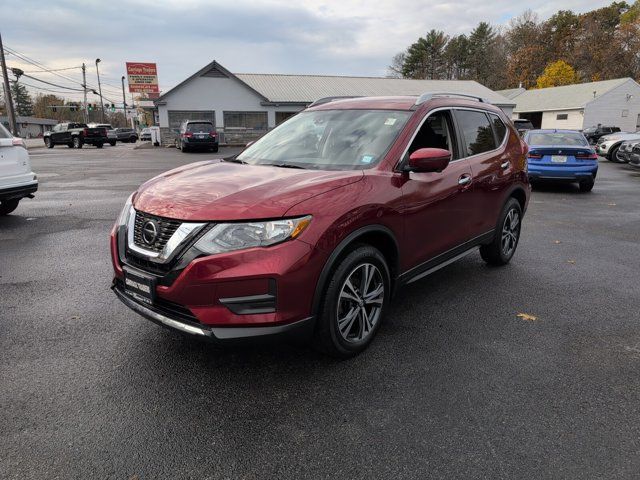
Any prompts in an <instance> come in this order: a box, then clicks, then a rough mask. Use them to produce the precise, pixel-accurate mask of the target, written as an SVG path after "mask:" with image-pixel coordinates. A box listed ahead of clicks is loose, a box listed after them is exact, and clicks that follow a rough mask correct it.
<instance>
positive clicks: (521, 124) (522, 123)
mask: <svg viewBox="0 0 640 480" xmlns="http://www.w3.org/2000/svg"><path fill="white" fill-rule="evenodd" d="M512 122H513V124H514V125H515V126H516V130H518V133H519V134H520V135H524V134H525V133H526V132H527V131H528V130H533V124H532V123H531V120H527V119H526V118H516V119H514V120H512Z"/></svg>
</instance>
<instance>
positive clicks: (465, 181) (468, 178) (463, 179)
mask: <svg viewBox="0 0 640 480" xmlns="http://www.w3.org/2000/svg"><path fill="white" fill-rule="evenodd" d="M470 183H471V175H469V174H466V173H465V174H464V175H462V176H461V177H460V178H459V179H458V185H469V184H470Z"/></svg>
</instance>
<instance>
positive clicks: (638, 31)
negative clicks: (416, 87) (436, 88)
mask: <svg viewBox="0 0 640 480" xmlns="http://www.w3.org/2000/svg"><path fill="white" fill-rule="evenodd" d="M389 72H390V75H392V76H397V77H404V78H432V79H461V80H477V81H479V82H480V83H483V84H484V85H486V86H488V87H489V88H492V89H494V90H498V89H503V88H514V87H518V86H520V85H521V86H523V87H525V88H542V87H544V86H555V85H567V84H570V83H578V82H588V81H595V80H608V79H612V78H620V77H632V78H635V79H636V80H638V79H640V0H636V1H635V3H633V4H629V3H627V2H614V3H611V4H610V5H609V6H606V7H602V8H599V9H596V10H592V11H589V12H586V13H581V14H577V13H574V12H572V11H570V10H559V11H558V12H556V13H555V14H554V15H553V16H551V17H550V18H548V19H547V20H544V21H541V20H540V19H539V18H538V16H537V15H536V14H534V13H533V12H531V11H526V12H524V13H523V14H521V15H520V16H518V17H516V18H514V19H512V20H511V21H510V22H509V24H508V25H506V26H502V27H497V26H492V25H489V24H488V23H486V22H480V23H479V24H478V26H477V27H476V28H475V29H473V30H472V31H471V32H470V33H469V34H462V35H453V36H451V35H448V34H447V33H446V32H443V31H438V30H431V31H429V32H428V33H427V34H426V35H425V36H424V37H421V38H419V39H417V40H416V42H414V43H413V44H411V45H410V46H409V47H407V49H406V50H405V51H404V52H400V53H398V54H397V55H396V56H394V57H393V59H392V64H391V65H390V66H389Z"/></svg>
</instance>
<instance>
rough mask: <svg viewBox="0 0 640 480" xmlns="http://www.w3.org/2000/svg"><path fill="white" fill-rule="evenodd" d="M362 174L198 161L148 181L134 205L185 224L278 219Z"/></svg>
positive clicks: (136, 207)
mask: <svg viewBox="0 0 640 480" xmlns="http://www.w3.org/2000/svg"><path fill="white" fill-rule="evenodd" d="M363 175H364V173H363V172H362V171H360V170H351V171H324V170H299V169H291V168H278V167H272V166H253V165H243V164H238V163H231V162H221V161H219V160H214V161H207V162H198V163H192V164H190V165H186V166H184V167H180V168H177V169H174V170H170V171H168V172H166V173H163V174H162V175H159V176H157V177H155V178H153V179H151V180H149V181H148V182H146V183H145V184H143V185H142V186H141V187H140V188H139V189H138V193H137V194H136V195H135V198H134V202H133V205H134V207H135V209H136V210H141V211H143V212H146V213H150V214H152V215H158V216H160V217H167V218H174V219H178V220H184V221H220V220H224V221H228V220H249V219H259V218H278V217H282V216H283V215H284V214H285V213H286V211H287V210H289V209H290V208H291V207H293V206H294V205H296V204H297V203H300V202H303V201H305V200H308V199H310V198H312V197H315V196H317V195H320V194H322V193H325V192H328V191H330V190H333V189H336V188H339V187H343V186H345V185H349V184H351V183H355V182H357V181H359V180H362V178H363ZM310 213H311V212H310Z"/></svg>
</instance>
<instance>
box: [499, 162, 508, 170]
mask: <svg viewBox="0 0 640 480" xmlns="http://www.w3.org/2000/svg"><path fill="white" fill-rule="evenodd" d="M500 166H501V167H502V169H503V170H506V169H507V168H509V161H508V160H507V161H506V162H504V163H503V164H502V165H500Z"/></svg>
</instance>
